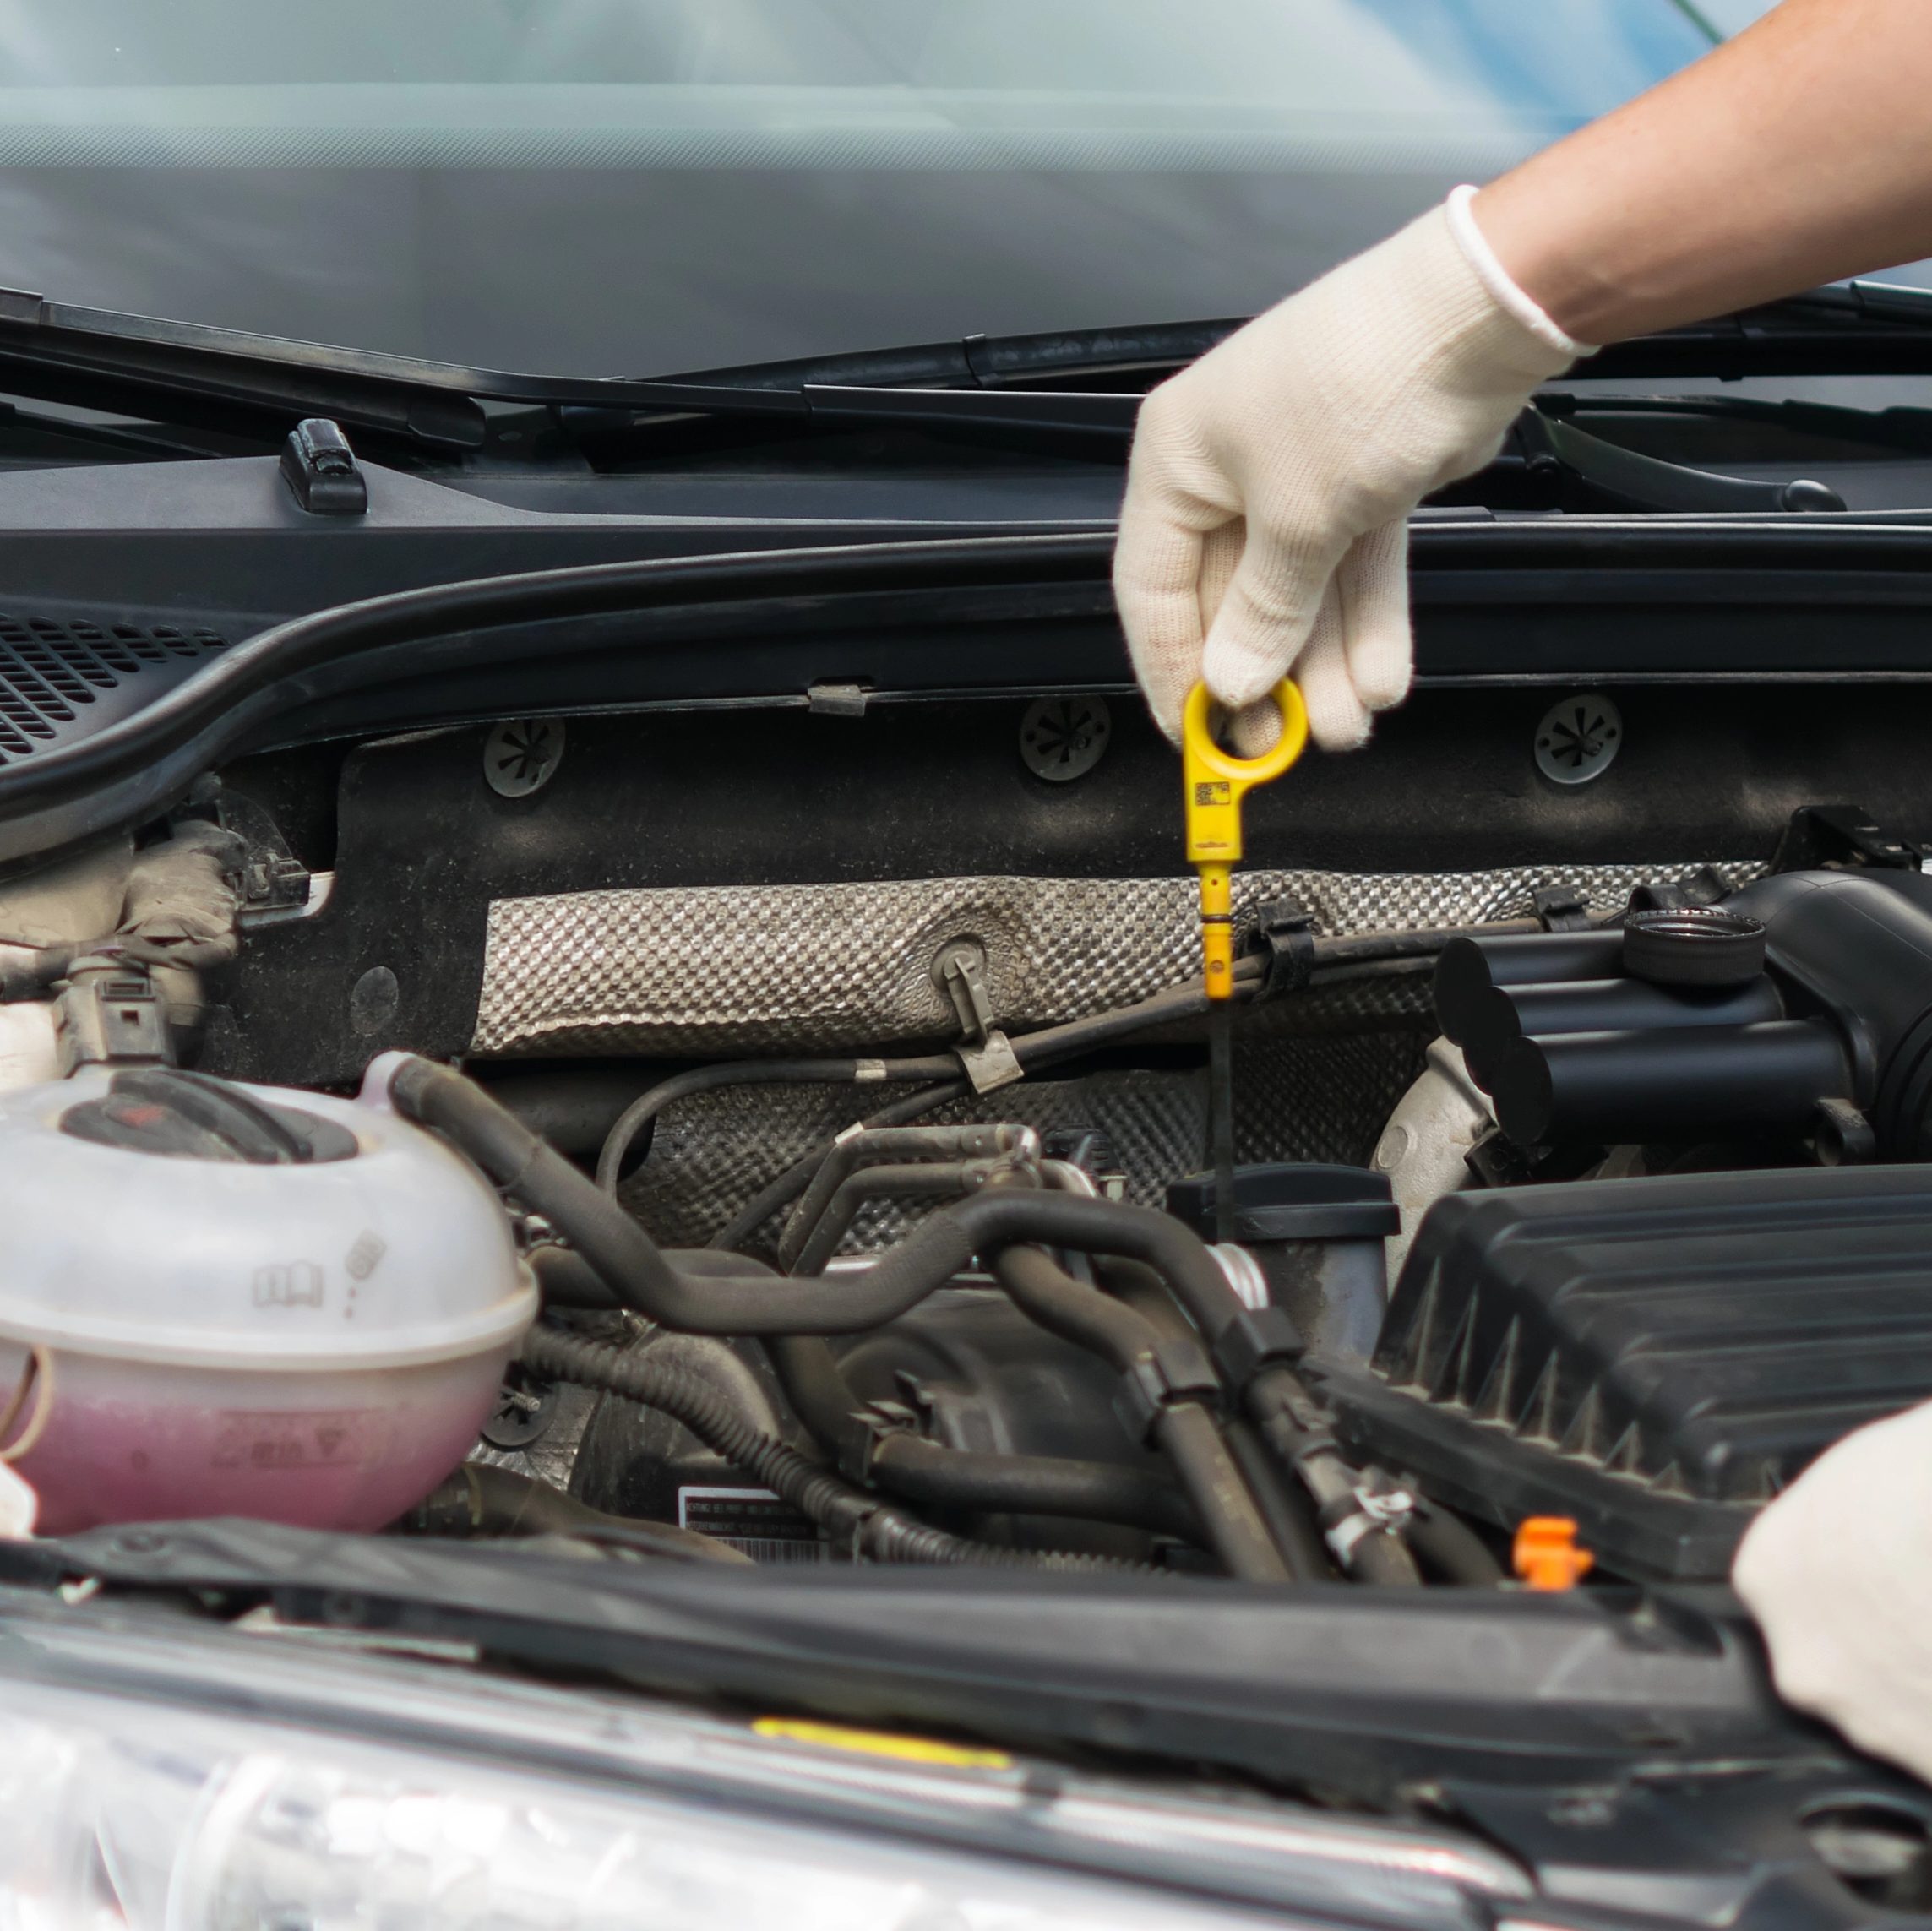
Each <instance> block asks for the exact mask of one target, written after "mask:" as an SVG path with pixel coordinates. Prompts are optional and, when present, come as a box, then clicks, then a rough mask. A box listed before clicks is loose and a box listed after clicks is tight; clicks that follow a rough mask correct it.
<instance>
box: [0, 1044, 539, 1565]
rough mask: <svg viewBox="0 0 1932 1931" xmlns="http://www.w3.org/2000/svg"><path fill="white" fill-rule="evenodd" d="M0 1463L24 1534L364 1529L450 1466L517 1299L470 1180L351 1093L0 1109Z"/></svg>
mask: <svg viewBox="0 0 1932 1931" xmlns="http://www.w3.org/2000/svg"><path fill="white" fill-rule="evenodd" d="M0 1228H3V1229H4V1230H5V1231H4V1237H3V1240H0V1411H3V1410H4V1409H5V1408H6V1407H7V1406H8V1405H9V1401H10V1400H11V1398H12V1397H13V1395H14V1394H15V1393H16V1391H19V1395H20V1399H19V1401H18V1402H17V1403H16V1404H14V1407H15V1412H14V1414H13V1416H12V1417H11V1418H10V1419H9V1420H8V1421H7V1422H5V1424H4V1441H5V1444H6V1445H5V1446H4V1448H3V1449H0V1452H4V1453H5V1454H7V1455H8V1456H9V1458H10V1459H13V1460H14V1466H15V1467H16V1469H17V1470H18V1471H19V1473H20V1474H21V1475H23V1476H24V1477H26V1479H27V1480H28V1481H29V1482H31V1483H32V1484H33V1486H34V1488H35V1489H36V1490H37V1491H38V1493H39V1495H40V1498H41V1511H40V1525H39V1526H40V1530H41V1533H43V1534H51V1535H59V1534H64V1533H68V1532H71V1531H75V1530H78V1529H83V1528H89V1527H92V1526H95V1525H97V1524H101V1523H109V1522H128V1521H140V1520H162V1519H174V1518H181V1517H187V1516H197V1515H250V1516H255V1517H258V1518H261V1519H264V1520H271V1521H278V1522H289V1523H294V1524H297V1525H301V1526H308V1527H314V1528H333V1529H375V1528H379V1527H381V1526H383V1525H384V1523H386V1522H389V1521H390V1520H394V1519H395V1517H396V1516H397V1515H400V1514H402V1513H403V1512H404V1511H405V1509H409V1508H411V1507H412V1506H413V1505H414V1504H416V1502H418V1501H420V1500H421V1499H422V1497H423V1496H424V1495H426V1494H427V1493H428V1492H429V1491H430V1490H431V1489H432V1488H434V1487H435V1485H436V1484H437V1482H439V1481H440V1480H441V1479H442V1478H443V1477H444V1476H445V1475H447V1474H448V1473H449V1471H450V1470H451V1469H452V1468H454V1466H456V1465H457V1464H458V1463H459V1462H460V1461H461V1460H462V1459H463V1457H464V1456H465V1455H466V1454H467V1453H468V1452H469V1450H470V1448H471V1444H473V1443H474V1441H475V1439H476V1431H477V1428H478V1427H479V1426H480V1425H481V1423H482V1421H483V1419H484V1418H485V1417H486V1416H487V1413H488V1412H489V1411H490V1408H491V1406H492V1404H493V1401H494V1400H495V1398H496V1394H497V1390H498V1384H499V1382H500V1379H501V1377H502V1373H503V1368H504V1365H505V1363H507V1361H508V1360H509V1357H510V1355H511V1353H512V1352H513V1351H514V1349H515V1347H516V1346H517V1344H518V1341H519V1340H520V1337H521V1336H522V1334H523V1332H524V1330H525V1328H526V1327H528V1325H530V1322H531V1319H532V1318H533V1317H534V1315H535V1314H536V1288H535V1286H534V1283H533V1282H532V1281H531V1276H530V1272H529V1270H528V1268H527V1267H526V1266H525V1265H524V1264H523V1262H522V1261H521V1260H520V1258H519V1256H518V1254H517V1251H516V1247H515V1243H514V1239H513V1237H512V1235H511V1232H510V1229H509V1222H508V1221H507V1219H506V1217H505V1216H504V1214H503V1208H502V1206H501V1205H500V1203H499V1202H498V1199H497V1196H496V1194H494V1192H493V1190H492V1189H491V1188H490V1186H489V1185H488V1183H487V1182H486V1181H485V1180H484V1179H483V1178H482V1176H481V1175H480V1174H479V1173H477V1172H476V1170H475V1169H474V1168H473V1167H471V1166H470V1165H469V1164H468V1163H467V1162H466V1161H465V1160H463V1159H462V1158H461V1157H460V1156H459V1155H457V1154H456V1153H454V1152H453V1151H452V1150H450V1149H449V1148H448V1147H447V1146H445V1145H444V1144H443V1143H442V1142H441V1141H440V1140H437V1139H436V1138H434V1137H433V1135H431V1134H427V1133H425V1132H423V1131H422V1129H420V1128H418V1127H416V1126H414V1125H411V1123H409V1122H407V1121H405V1120H403V1119H401V1118H398V1117H397V1116H396V1114H395V1113H394V1112H391V1111H390V1110H389V1107H388V1104H387V1101H386V1098H378V1095H377V1094H376V1092H375V1091H374V1090H373V1089H372V1088H367V1087H366V1088H365V1090H364V1096H363V1097H362V1098H360V1099H356V1100H338V1099H331V1098H328V1097H325V1096H322V1095H320V1094H315V1093H306V1092H294V1091H275V1090H274V1089H270V1088H265V1087H254V1086H242V1085H232V1084H230V1083H229V1082H226V1081H224V1080H213V1079H209V1078H205V1077H204V1076H202V1075H199V1074H190V1073H181V1072H177V1071H174V1070H172V1069H163V1068H151V1069H141V1070H139V1071H130V1070H125V1069H123V1070H120V1071H115V1072H110V1071H108V1070H107V1069H102V1068H95V1069H89V1070H87V1071H84V1072H83V1073H80V1074H76V1075H75V1076H74V1077H73V1079H71V1080H62V1081H60V1082H58V1083H57V1084H54V1085H41V1086H30V1087H26V1088H24V1089H22V1090H21V1091H18V1092H13V1093H6V1094H0Z"/></svg>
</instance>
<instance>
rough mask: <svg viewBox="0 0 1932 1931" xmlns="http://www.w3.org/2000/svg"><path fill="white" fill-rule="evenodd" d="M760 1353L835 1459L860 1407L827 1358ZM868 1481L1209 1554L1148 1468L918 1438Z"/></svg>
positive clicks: (770, 1342) (887, 1445)
mask: <svg viewBox="0 0 1932 1931" xmlns="http://www.w3.org/2000/svg"><path fill="white" fill-rule="evenodd" d="M765 1353H766V1354H767V1355H768V1356H769V1357H770V1360H771V1365H772V1367H773V1368H775V1369H776V1372H777V1374H778V1379H779V1381H780V1383H781V1385H782V1386H783V1388H784V1390H785V1395H786V1400H787V1401H790V1402H791V1404H792V1412H794V1413H795V1414H796V1415H797V1417H798V1418H799V1420H800V1421H802V1422H803V1423H804V1424H805V1428H806V1431H807V1432H808V1433H809V1434H810V1435H811V1436H812V1437H813V1439H814V1440H815V1441H817V1442H818V1443H819V1444H820V1445H821V1446H822V1447H824V1448H825V1449H826V1450H828V1451H829V1452H830V1454H832V1455H837V1453H838V1452H839V1449H840V1447H841V1444H842V1443H843V1441H844V1440H845V1439H846V1433H847V1431H848V1428H849V1426H850V1423H851V1421H852V1416H853V1415H855V1414H857V1412H860V1411H861V1410H862V1409H863V1407H864V1406H865V1404H864V1403H863V1401H860V1400H859V1398H858V1396H857V1395H855V1394H854V1393H853V1392H852V1385H851V1384H850V1383H849V1382H847V1381H846V1378H845V1375H844V1373H842V1372H841V1369H840V1367H839V1364H838V1362H837V1361H836V1360H835V1358H834V1357H833V1354H832V1351H831V1350H830V1348H829V1347H828V1346H826V1345H825V1342H824V1341H819V1340H818V1339H817V1338H815V1337H814V1336H812V1335H771V1336H770V1337H769V1338H768V1339H767V1340H766V1341H765ZM872 1475H873V1480H874V1481H875V1482H877V1483H878V1485H879V1487H880V1488H890V1489H891V1490H892V1491H893V1492H894V1493H895V1494H899V1495H903V1496H905V1497H906V1499H907V1500H909V1501H913V1502H933V1503H939V1504H944V1505H945V1506H947V1507H949V1508H955V1509H975V1510H977V1511H978V1512H980V1513H982V1514H1016V1515H1066V1516H1071V1517H1074V1518H1075V1519H1078V1520H1086V1521H1091V1522H1118V1523H1124V1524H1125V1525H1127V1526H1129V1527H1130V1528H1137V1529H1147V1530H1150V1531H1153V1532H1154V1533H1156V1534H1158V1535H1167V1536H1178V1537H1181V1538H1182V1539H1183V1540H1184V1541H1187V1542H1195V1543H1197V1544H1199V1545H1200V1546H1202V1547H1204V1548H1205V1546H1206V1542H1205V1537H1203V1535H1202V1533H1201V1526H1200V1518H1199V1517H1198V1515H1196V1514H1195V1510H1194V1509H1193V1508H1192V1507H1191V1506H1190V1505H1189V1502H1188V1499H1187V1498H1186V1496H1185V1495H1184V1494H1183V1493H1181V1491H1180V1490H1179V1489H1178V1488H1176V1487H1175V1486H1174V1484H1173V1482H1172V1481H1171V1480H1170V1479H1169V1478H1167V1477H1165V1476H1163V1475H1162V1474H1161V1473H1160V1472H1158V1471H1156V1470H1153V1469H1148V1468H1136V1467H1134V1466H1131V1465H1129V1464H1125V1463H1120V1462H1111V1461H1084V1460H1075V1458H1073V1457H1071V1456H1060V1455H1000V1454H988V1453H982V1452H981V1451H978V1450H971V1449H955V1448H950V1447H948V1446H947V1444H945V1443H944V1442H936V1441H933V1440H930V1439H928V1438H927V1437H925V1436H922V1435H915V1434H895V1435H887V1436H886V1437H884V1439H883V1440H881V1441H880V1442H879V1444H878V1445H877V1446H876V1447H875V1448H874V1449H873V1454H872Z"/></svg>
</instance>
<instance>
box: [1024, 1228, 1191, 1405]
mask: <svg viewBox="0 0 1932 1931" xmlns="http://www.w3.org/2000/svg"><path fill="white" fill-rule="evenodd" d="M993 1272H994V1274H995V1275H996V1276H998V1277H999V1285H1000V1286H1002V1287H1004V1289H1005V1290H1006V1294H1007V1297H1008V1298H1009V1299H1010V1301H1011V1302H1012V1303H1013V1304H1014V1306H1015V1307H1016V1308H1018V1309H1019V1310H1020V1313H1021V1314H1024V1315H1025V1316H1026V1319H1028V1320H1030V1321H1031V1322H1032V1323H1033V1325H1035V1326H1036V1327H1040V1328H1044V1329H1045V1330H1047V1332H1048V1334H1050V1335H1059V1337H1060V1339H1061V1340H1062V1341H1071V1342H1072V1343H1073V1344H1074V1346H1075V1347H1081V1348H1085V1349H1086V1352H1088V1353H1089V1354H1097V1355H1098V1356H1099V1357H1100V1358H1101V1359H1102V1361H1104V1362H1105V1363H1107V1366H1108V1367H1109V1368H1112V1369H1113V1371H1114V1373H1117V1374H1131V1373H1134V1371H1135V1368H1138V1367H1139V1366H1140V1363H1142V1362H1144V1361H1146V1360H1147V1359H1149V1358H1150V1357H1153V1356H1155V1355H1156V1354H1158V1353H1159V1352H1161V1349H1162V1345H1163V1337H1162V1334H1161V1331H1160V1330H1159V1329H1157V1328H1156V1326H1155V1325H1154V1324H1153V1323H1152V1322H1151V1321H1149V1320H1147V1319H1145V1318H1144V1317H1142V1316H1141V1315H1140V1314H1135V1312H1134V1310H1133V1309H1132V1308H1127V1307H1123V1306H1122V1305H1121V1303H1119V1302H1118V1301H1112V1300H1109V1299H1108V1298H1107V1296H1106V1295H1104V1294H1102V1292H1100V1290H1099V1289H1098V1288H1097V1287H1089V1286H1086V1283H1085V1282H1084V1281H1076V1280H1075V1279H1074V1277H1073V1276H1072V1275H1070V1274H1069V1273H1068V1272H1067V1270H1065V1269H1064V1267H1062V1266H1060V1265H1059V1264H1058V1263H1057V1262H1056V1261H1055V1260H1054V1259H1053V1256H1052V1255H1051V1254H1043V1253H1042V1252H1041V1251H1040V1249H1039V1248H1035V1247H1009V1248H1004V1250H1003V1251H1002V1252H1001V1253H1000V1254H999V1255H998V1256H997V1257H996V1258H995V1259H994V1261H993ZM1195 1346H1196V1348H1197V1349H1198V1346H1199V1344H1198V1342H1197V1343H1195ZM1202 1365H1203V1367H1204V1368H1205V1362H1204V1363H1202Z"/></svg>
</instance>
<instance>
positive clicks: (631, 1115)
mask: <svg viewBox="0 0 1932 1931" xmlns="http://www.w3.org/2000/svg"><path fill="white" fill-rule="evenodd" d="M958 1064H959V1062H958V1061H957V1060H956V1059H955V1058H953V1057H952V1055H951V1054H950V1053H941V1054H936V1055H929V1056H928V1057H927V1058H922V1059H730V1060H727V1061H725V1062H724V1063H722V1064H721V1065H717V1066H699V1067H694V1069H692V1070H691V1071H690V1072H688V1073H678V1074H673V1075H672V1077H671V1078H670V1079H668V1080H659V1081H658V1083H657V1084H656V1085H655V1086H653V1087H651V1088H650V1091H648V1092H645V1093H640V1094H639V1096H637V1098H636V1099H634V1100H633V1101H631V1103H630V1104H629V1106H628V1107H625V1108H624V1110H623V1112H621V1113H620V1114H618V1122H617V1124H616V1125H615V1126H613V1127H612V1129H611V1130H610V1132H609V1133H608V1134H607V1135H606V1136H605V1139H604V1145H603V1150H602V1151H601V1152H600V1153H599V1154H598V1156H597V1184H598V1185H599V1186H600V1187H601V1188H602V1189H603V1190H604V1191H605V1192H606V1193H607V1194H614V1193H616V1191H617V1188H618V1175H619V1174H620V1172H622V1171H623V1161H624V1156H625V1154H627V1153H628V1152H629V1150H630V1144H631V1142H632V1141H633V1140H635V1139H636V1138H637V1136H638V1134H639V1133H641V1132H642V1131H643V1130H644V1128H645V1124H646V1123H648V1122H649V1121H650V1120H653V1119H655V1118H656V1117H657V1116H658V1114H660V1113H661V1112H663V1111H664V1109H665V1108H666V1107H668V1106H670V1105H672V1103H673V1102H675V1101H678V1100H688V1099H689V1098H690V1096H692V1095H693V1094H694V1093H708V1092H710V1091H714V1090H715V1089H716V1088H717V1087H720V1086H776V1085H783V1086H809V1085H822V1086H852V1085H861V1084H864V1083H868V1082H873V1081H879V1080H943V1079H944V1078H945V1076H946V1075H947V1074H949V1073H950V1072H951V1071H952V1070H953V1069H954V1068H955V1066H957V1065H958Z"/></svg>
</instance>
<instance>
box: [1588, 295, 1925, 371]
mask: <svg viewBox="0 0 1932 1931" xmlns="http://www.w3.org/2000/svg"><path fill="white" fill-rule="evenodd" d="M1573 374H1574V375H1586V376H1588V377H1590V378H1592V379H1596V378H1603V377H1624V376H1651V377H1655V376H1717V377H1725V376H1745V375H1786V376H1791V375H1927V374H1932V290H1928V289H1919V288H1908V287H1904V286H1898V285H1895V284H1892V283H1888V282H1875V281H1850V282H1842V283H1834V284H1832V285H1831V286H1828V287H1825V288H1814V289H1809V290H1807V291H1805V292H1804V294H1802V295H1793V296H1788V297H1786V298H1785V299H1784V300H1782V301H1780V302H1766V303H1765V304H1764V305H1763V306H1761V307H1756V308H1744V309H1739V311H1737V312H1736V313H1734V314H1729V315H1719V316H1715V317H1713V318H1712V319H1711V320H1709V321H1707V322H1695V323H1691V324H1688V325H1686V326H1685V327H1684V328H1681V329H1663V330H1661V331H1660V332H1659V333H1657V334H1656V335H1638V336H1635V337H1634V338H1633V339H1632V340H1630V341H1627V342H1614V343H1612V344H1611V345H1609V347H1608V348H1606V349H1601V350H1599V351H1597V354H1596V355H1594V356H1592V357H1591V358H1590V360H1589V361H1588V362H1585V363H1582V364H1581V365H1579V367H1577V368H1576V370H1575V371H1574V372H1573Z"/></svg>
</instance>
